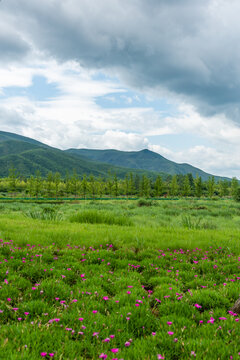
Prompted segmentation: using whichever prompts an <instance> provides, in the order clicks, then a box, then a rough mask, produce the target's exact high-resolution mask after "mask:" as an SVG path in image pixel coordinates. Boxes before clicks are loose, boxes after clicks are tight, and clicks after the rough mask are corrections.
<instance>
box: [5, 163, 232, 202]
mask: <svg viewBox="0 0 240 360" xmlns="http://www.w3.org/2000/svg"><path fill="white" fill-rule="evenodd" d="M0 193H1V194H2V195H6V194H8V195H9V194H10V195H14V196H16V195H21V196H30V197H37V198H38V197H56V198H59V197H72V196H74V197H83V198H86V197H91V198H96V197H106V196H108V197H118V196H125V197H146V198H150V197H169V196H170V197H177V196H183V197H189V196H195V197H198V198H199V197H201V196H206V197H210V198H212V197H213V196H219V197H226V196H231V197H234V198H236V197H237V196H238V193H239V182H238V180H237V179H236V178H233V179H232V180H231V181H227V180H221V181H218V182H217V183H216V182H215V179H214V177H210V178H209V179H208V180H207V181H202V179H201V177H199V176H197V177H196V178H195V179H194V178H193V176H192V174H187V175H174V176H168V177H167V178H166V179H163V178H162V177H161V176H160V175H159V176H157V177H156V178H155V179H151V178H149V177H147V176H146V175H142V176H139V175H133V174H132V173H129V174H127V175H126V176H125V178H124V179H119V178H117V176H116V175H112V176H111V175H109V176H108V177H107V178H101V177H97V178H96V177H94V176H93V175H90V176H86V175H84V176H82V177H80V176H78V175H77V173H76V172H73V174H72V175H69V174H66V177H65V178H64V179H63V178H61V176H60V174H59V173H58V172H56V173H52V172H50V173H48V175H47V177H45V178H43V177H42V176H41V174H40V172H39V171H37V172H36V174H35V175H34V176H31V177H30V178H26V179H24V178H23V177H21V176H18V175H17V174H16V171H15V169H10V170H9V176H8V177H7V178H2V179H0Z"/></svg>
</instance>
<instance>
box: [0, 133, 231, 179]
mask: <svg viewBox="0 0 240 360" xmlns="http://www.w3.org/2000/svg"><path fill="white" fill-rule="evenodd" d="M11 167H14V168H15V169H16V170H17V172H18V173H19V174H21V175H24V176H30V175H33V174H35V172H36V170H40V172H41V174H42V175H43V176H46V175H47V173H48V172H50V171H52V172H59V173H60V174H61V175H62V176H65V175H66V172H69V174H71V173H73V171H74V170H75V171H76V172H77V173H78V174H79V175H83V174H86V175H90V174H92V175H94V176H102V177H107V176H109V173H111V174H114V173H116V175H117V176H118V177H120V178H123V177H124V176H125V175H126V174H127V173H129V172H132V173H133V174H139V176H141V175H143V174H145V175H148V176H149V177H152V178H155V177H156V176H157V174H161V175H162V177H163V179H166V178H167V176H168V174H170V175H174V174H182V175H185V174H188V173H191V174H192V175H193V176H194V177H196V176H197V174H198V175H199V176H201V177H202V179H203V180H207V179H208V178H209V176H212V175H211V174H208V173H205V172H204V171H202V170H200V169H198V168H195V167H193V166H191V165H189V164H177V163H175V162H173V161H170V160H168V159H166V158H164V157H163V156H161V155H159V154H157V153H155V152H152V151H149V150H147V149H145V150H141V151H118V150H90V149H68V150H65V151H64V150H59V149H56V148H53V147H51V146H48V145H46V144H43V143H41V142H39V141H36V140H34V139H31V138H28V137H25V136H21V135H17V134H12V133H9V132H4V131H0V176H1V177H4V176H8V173H9V169H10V168H11ZM214 177H215V179H216V180H219V179H227V178H223V177H220V176H214ZM227 180H230V179H227Z"/></svg>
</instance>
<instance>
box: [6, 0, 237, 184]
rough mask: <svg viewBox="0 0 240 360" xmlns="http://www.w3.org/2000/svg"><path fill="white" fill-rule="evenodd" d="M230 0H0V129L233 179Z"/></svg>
mask: <svg viewBox="0 0 240 360" xmlns="http://www.w3.org/2000/svg"><path fill="white" fill-rule="evenodd" d="M239 14H240V1H239V0H41V1H39V0H2V1H0V130H2V131H10V132H14V133H18V134H21V135H25V136H29V137H32V138H34V139H37V140H39V141H42V142H44V143H46V144H49V145H52V146H55V147H58V148H61V149H66V148H70V147H75V148H83V147H84V148H98V149H107V148H109V149H110V148H115V149H119V150H141V149H144V148H148V149H150V150H153V151H156V152H158V153H160V154H161V155H163V156H165V157H166V158H168V159H171V160H173V161H176V162H186V163H190V164H192V165H194V166H197V167H199V168H201V169H203V170H205V171H208V172H210V173H213V174H216V175H225V176H229V177H232V176H237V177H238V178H240V161H239V154H240V46H239V44H240V21H239Z"/></svg>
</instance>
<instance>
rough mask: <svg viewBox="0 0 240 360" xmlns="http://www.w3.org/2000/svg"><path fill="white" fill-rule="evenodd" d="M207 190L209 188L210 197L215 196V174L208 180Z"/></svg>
mask: <svg viewBox="0 0 240 360" xmlns="http://www.w3.org/2000/svg"><path fill="white" fill-rule="evenodd" d="M207 190H208V196H209V197H210V198H212V197H213V194H214V190H215V180H214V176H211V177H209V178H208V181H207Z"/></svg>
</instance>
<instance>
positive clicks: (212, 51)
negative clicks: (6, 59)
mask: <svg viewBox="0 0 240 360" xmlns="http://www.w3.org/2000/svg"><path fill="white" fill-rule="evenodd" d="M1 8H2V15H3V14H7V15H8V16H10V15H9V13H10V14H11V19H10V20H11V21H10V22H9V23H10V24H11V25H12V27H13V28H17V29H19V30H18V31H19V33H21V36H22V37H23V38H26V39H28V41H29V44H30V43H32V44H33V47H34V48H37V49H38V50H39V51H42V52H45V54H50V55H51V56H53V57H55V58H57V59H59V60H61V61H68V60H73V59H74V60H77V61H79V62H80V63H81V64H82V65H83V66H86V67H88V68H93V69H105V70H106V71H109V72H111V73H112V74H114V73H115V74H117V76H119V77H120V78H121V79H122V80H124V81H125V82H126V83H127V84H128V85H130V86H133V87H135V88H138V89H141V90H144V91H150V89H151V91H152V90H153V89H155V91H158V92H159V93H161V92H162V91H165V92H167V93H169V94H172V95H174V96H178V97H179V98H181V99H185V100H184V101H186V102H188V103H190V104H194V105H195V106H197V108H198V110H199V111H200V112H201V113H202V114H204V115H208V116H209V115H213V114H220V113H225V114H227V115H228V116H230V117H231V118H233V119H234V120H235V121H238V118H239V114H240V110H239V109H240V106H239V104H240V102H239V91H240V81H239V74H240V62H239V58H240V49H239V46H238V42H239V41H238V40H239V39H238V34H239V32H240V23H239V21H238V15H237V14H238V13H239V11H240V3H239V1H237V0H232V1H231V2H229V1H228V0H214V1H212V0H202V1H198V2H196V1H190V0H180V1H163V0H160V1H154V0H151V1H147V2H146V1H143V0H138V1H137V0H126V1H122V0H121V1H120V0H112V1H108V0H102V1H90V2H89V1H87V0H81V6H79V2H78V1H77V0H51V1H49V0H42V1H41V2H32V1H31V2H29V1H28V0H23V1H21V2H19V1H18V0H9V1H7V2H5V4H4V5H3V3H2V5H1ZM13 8H14V9H15V14H17V15H16V16H14V15H13V13H12V9H13ZM0 11H1V10H0ZM56 14H57V15H56ZM16 36H17V35H16ZM18 36H19V34H18Z"/></svg>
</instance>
